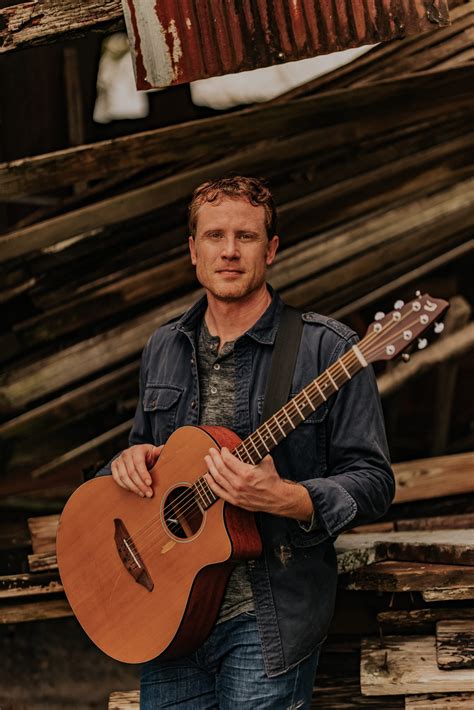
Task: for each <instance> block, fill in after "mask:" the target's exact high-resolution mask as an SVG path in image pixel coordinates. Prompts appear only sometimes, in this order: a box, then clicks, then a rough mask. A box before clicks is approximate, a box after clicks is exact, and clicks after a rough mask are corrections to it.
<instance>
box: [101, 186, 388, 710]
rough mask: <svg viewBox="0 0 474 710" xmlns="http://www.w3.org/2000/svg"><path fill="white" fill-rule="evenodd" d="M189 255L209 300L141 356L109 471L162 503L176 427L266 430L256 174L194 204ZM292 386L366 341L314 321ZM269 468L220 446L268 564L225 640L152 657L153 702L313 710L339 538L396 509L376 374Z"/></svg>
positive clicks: (222, 633) (268, 332)
mask: <svg viewBox="0 0 474 710" xmlns="http://www.w3.org/2000/svg"><path fill="white" fill-rule="evenodd" d="M189 226H190V236H189V249H190V254H191V260H192V263H193V265H195V267H196V275H197V278H198V280H199V281H200V283H201V284H202V286H203V287H204V289H205V292H206V295H205V297H204V298H203V299H202V300H201V301H199V302H198V303H197V304H195V305H194V306H193V307H192V308H191V309H190V310H189V311H187V313H185V314H184V315H183V316H182V317H181V318H179V319H178V320H177V321H174V322H172V323H169V324H167V325H165V326H163V327H161V328H159V329H158V330H157V331H156V332H155V333H154V334H153V335H152V336H151V338H150V340H149V341H148V344H147V346H146V347H145V350H144V353H143V359H142V367H141V374H140V397H139V402H138V406H137V411H136V415H135V421H134V426H133V429H132V432H131V436H130V442H129V443H130V447H129V448H128V449H126V450H125V451H123V452H122V453H121V454H120V455H119V456H118V457H116V458H115V459H114V460H113V461H112V463H111V467H110V468H106V469H104V470H103V471H101V472H100V473H109V472H110V471H111V473H112V476H113V478H114V480H115V481H116V483H117V484H118V485H119V486H122V487H123V488H126V489H128V490H130V491H132V492H134V493H136V494H138V495H141V496H152V495H153V491H152V489H151V485H150V484H151V479H150V476H149V474H148V470H149V469H150V468H151V467H152V466H153V465H154V463H155V462H156V460H157V458H158V456H159V455H160V451H161V448H162V445H163V444H164V443H165V441H166V439H167V438H168V436H169V435H170V434H171V433H172V431H173V430H174V429H175V428H177V427H178V426H183V425H184V424H198V423H200V424H215V425H223V426H227V427H229V428H230V429H233V430H234V431H235V432H236V433H237V434H238V435H239V436H241V437H242V438H245V437H246V436H248V435H249V434H250V433H251V432H252V431H254V430H255V429H256V428H257V427H258V425H259V424H260V415H261V412H262V406H263V396H264V392H265V385H266V380H267V376H268V370H269V365H270V360H271V356H272V350H273V344H274V341H275V336H276V332H277V329H278V323H279V320H280V314H281V310H282V302H281V300H280V298H279V296H278V294H277V293H275V292H273V291H272V290H271V289H270V288H269V287H268V286H267V284H266V281H265V277H266V269H267V267H268V266H269V265H270V264H271V263H272V262H273V260H274V258H275V254H276V251H277V248H278V243H279V238H278V236H277V235H276V233H275V232H276V216H275V207H274V204H273V200H272V197H271V194H270V192H269V191H268V189H267V188H266V187H265V186H264V185H263V184H262V183H261V182H260V181H258V180H255V179H252V178H245V177H235V178H226V179H223V180H218V181H216V182H209V183H205V184H204V185H201V186H200V187H199V188H197V190H196V191H195V193H194V195H193V199H192V201H191V205H190V219H189ZM302 318H303V321H304V327H303V333H302V337H301V343H300V347H299V352H298V358H297V362H296V367H295V371H294V376H293V382H292V389H291V392H292V394H294V393H296V392H298V391H299V390H300V389H302V388H303V387H304V386H305V385H307V384H308V383H309V382H310V381H311V380H312V379H314V378H315V377H316V376H317V375H318V374H320V373H321V372H323V371H324V370H325V369H326V368H327V367H328V366H329V365H330V364H331V363H332V362H334V361H335V360H336V359H337V358H339V357H340V356H341V355H342V354H343V353H344V352H345V351H346V350H348V349H349V348H351V347H352V346H353V345H354V344H355V342H356V341H357V338H356V336H355V333H354V332H353V331H351V330H350V329H349V328H347V327H346V326H344V325H342V324H341V323H338V322H336V321H334V320H331V319H328V318H325V317H323V316H319V315H318V314H315V313H307V314H304V315H303V316H302ZM274 453H275V461H276V464H275V461H274V459H273V458H272V457H271V456H266V457H265V458H264V459H263V460H262V461H261V463H260V464H258V465H256V466H251V465H249V464H245V463H242V462H241V461H240V460H238V459H237V458H236V457H234V456H233V455H232V454H231V453H230V451H228V450H227V449H225V448H223V449H222V450H221V451H220V452H219V451H218V450H217V449H215V448H210V450H209V453H208V455H207V456H206V458H205V461H206V465H207V467H208V474H206V478H207V482H208V484H209V486H210V487H211V489H212V490H213V492H214V493H215V494H216V495H217V496H220V497H221V498H223V499H224V500H225V501H227V502H229V503H231V504H233V505H237V506H240V507H242V508H245V509H247V510H250V511H253V512H255V513H256V515H257V521H258V525H259V529H260V533H261V536H262V541H263V547H264V552H263V555H262V556H261V557H260V558H259V559H257V560H252V561H250V562H248V563H245V562H242V563H239V564H238V565H237V567H236V569H235V570H234V572H233V573H232V576H231V578H230V580H229V584H228V587H227V590H226V594H225V597H224V600H223V603H222V607H221V610H220V614H219V618H218V621H217V624H216V625H215V627H214V630H213V632H212V633H211V635H210V637H209V638H208V639H207V641H205V642H204V644H203V645H202V646H201V648H200V649H198V651H197V652H195V653H193V654H191V655H190V656H189V657H187V658H185V659H181V660H179V661H160V659H156V660H154V661H150V662H149V663H147V664H144V667H143V669H142V681H141V707H142V708H146V709H147V710H148V709H149V708H178V707H179V708H191V709H196V710H200V709H201V708H217V707H219V708H224V709H227V708H230V707H241V706H242V707H243V706H244V705H246V706H247V707H249V708H259V709H260V708H272V709H275V708H276V709H279V708H307V707H309V703H310V698H311V692H312V686H313V681H314V675H315V672H316V667H317V663H318V658H319V651H320V648H321V644H322V642H323V641H324V639H325V637H326V634H327V629H328V626H329V623H330V620H331V616H332V613H333V608H334V597H335V589H336V582H337V566H336V558H335V553H334V547H333V542H334V540H335V538H336V537H337V535H338V534H339V533H340V532H341V531H342V530H346V529H348V528H350V527H353V526H355V525H360V524H363V523H368V522H370V521H372V520H374V519H376V518H378V517H380V516H381V515H383V514H384V513H385V511H386V510H387V508H388V506H389V504H390V502H391V500H392V498H393V494H394V480H393V474H392V471H391V468H390V464H389V459H388V451H387V444H386V440H385V433H384V427H383V419H382V413H381V407H380V401H379V398H378V392H377V387H376V383H375V378H374V375H373V372H372V369H371V368H370V367H368V368H364V369H363V371H362V372H361V373H360V374H358V375H357V376H356V377H354V379H353V380H351V381H350V382H349V383H348V384H347V385H345V386H344V387H343V388H342V389H341V390H340V391H339V392H338V393H337V395H335V396H334V397H332V398H331V399H329V400H328V401H327V402H325V403H324V405H322V406H321V407H320V408H318V409H317V410H316V412H314V413H313V415H311V416H310V417H309V418H308V419H307V420H306V421H305V422H303V423H302V424H301V425H300V426H299V427H297V429H295V431H292V432H291V434H290V435H289V436H288V438H287V439H286V440H285V441H284V442H282V444H280V445H279V447H278V448H277V449H276V450H275V452H274Z"/></svg>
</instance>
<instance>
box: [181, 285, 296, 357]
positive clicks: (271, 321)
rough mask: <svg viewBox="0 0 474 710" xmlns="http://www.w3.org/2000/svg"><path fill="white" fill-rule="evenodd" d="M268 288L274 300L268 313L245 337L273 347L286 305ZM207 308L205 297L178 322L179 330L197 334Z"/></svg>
mask: <svg viewBox="0 0 474 710" xmlns="http://www.w3.org/2000/svg"><path fill="white" fill-rule="evenodd" d="M267 288H268V290H269V292H270V295H271V297H272V300H271V302H270V304H269V306H268V308H267V309H266V311H265V312H264V313H262V315H261V316H260V318H259V319H258V321H257V322H256V323H254V324H253V326H252V327H251V328H249V329H248V331H247V332H246V333H244V335H248V336H249V337H251V338H253V340H256V341H257V342H258V343H263V344H264V345H273V343H274V342H275V337H276V333H277V330H278V325H279V323H280V316H281V311H282V308H283V305H284V304H283V301H282V300H281V298H280V296H279V294H278V293H277V291H274V289H273V288H272V287H271V286H270V284H267ZM206 308H207V297H206V296H203V297H202V298H200V299H199V300H198V301H196V303H194V304H193V305H192V306H191V308H189V309H188V310H187V311H186V312H185V313H184V314H183V315H182V316H181V318H180V319H179V320H178V321H177V323H176V328H177V330H180V331H182V332H186V333H195V332H196V331H197V326H198V324H199V323H200V322H201V319H202V317H203V316H204V313H205V311H206ZM241 337H243V336H241ZM239 339H240V338H239ZM239 339H238V340H239Z"/></svg>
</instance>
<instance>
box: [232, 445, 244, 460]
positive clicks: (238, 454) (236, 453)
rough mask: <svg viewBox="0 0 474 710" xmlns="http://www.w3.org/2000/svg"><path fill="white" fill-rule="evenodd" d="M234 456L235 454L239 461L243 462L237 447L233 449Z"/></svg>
mask: <svg viewBox="0 0 474 710" xmlns="http://www.w3.org/2000/svg"><path fill="white" fill-rule="evenodd" d="M234 456H236V457H237V458H238V459H239V461H242V463H243V462H244V460H243V458H242V456H241V455H240V451H239V449H238V448H237V449H234Z"/></svg>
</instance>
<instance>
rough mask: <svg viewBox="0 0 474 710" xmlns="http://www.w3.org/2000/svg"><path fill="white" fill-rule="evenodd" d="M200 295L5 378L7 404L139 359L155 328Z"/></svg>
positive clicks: (21, 402) (20, 403) (25, 401)
mask: <svg viewBox="0 0 474 710" xmlns="http://www.w3.org/2000/svg"><path fill="white" fill-rule="evenodd" d="M200 295H201V291H197V292H194V293H190V294H189V295H187V296H184V297H182V298H178V299H176V300H175V301H173V302H172V303H171V304H166V305H164V306H160V307H159V308H156V309H154V310H152V311H150V312H148V313H145V314H144V315H141V316H138V317H137V318H135V319H133V320H131V321H129V322H128V323H125V324H123V325H119V326H117V327H116V328H112V329H111V330H109V331H107V332H106V333H104V334H101V335H96V336H94V337H92V338H88V339H86V340H83V341H82V342H80V343H78V344H77V345H73V346H71V347H69V348H65V349H64V350H62V351H61V352H59V353H56V354H54V355H49V356H47V357H46V358H43V359H41V360H38V361H36V362H34V363H33V364H31V365H27V366H26V367H25V368H22V369H21V370H20V371H17V372H16V373H8V374H6V375H4V376H3V377H2V378H0V381H2V380H3V383H7V384H4V389H3V391H4V394H5V396H6V399H5V402H11V404H13V403H15V405H16V406H17V407H18V406H19V407H21V406H24V405H26V404H28V403H29V402H31V401H34V400H36V399H38V398H40V397H42V396H44V395H45V394H47V393H49V392H54V391H56V390H58V389H62V388H63V387H66V386H68V385H70V384H72V383H73V382H75V381H77V380H79V379H83V378H85V377H87V376H88V375H91V374H93V373H94V372H97V371H98V370H102V369H104V368H106V367H108V366H110V365H112V364H113V363H116V362H120V360H124V359H125V358H128V357H131V356H133V355H134V354H136V355H138V353H139V352H140V351H141V350H142V348H143V346H144V344H145V343H146V341H147V339H148V338H149V336H150V334H151V333H152V332H153V331H154V330H155V328H158V327H159V326H160V325H162V324H163V323H165V322H167V321H168V320H170V319H171V318H173V317H176V316H178V315H180V314H181V313H183V312H184V311H185V310H186V309H187V308H188V307H189V306H190V305H191V304H192V303H193V302H194V301H195V300H196V298H198V297H199V296H200ZM111 343H113V347H111Z"/></svg>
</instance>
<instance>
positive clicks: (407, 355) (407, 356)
mask: <svg viewBox="0 0 474 710" xmlns="http://www.w3.org/2000/svg"><path fill="white" fill-rule="evenodd" d="M409 359H410V353H402V360H404V361H405V362H408V360H409Z"/></svg>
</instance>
